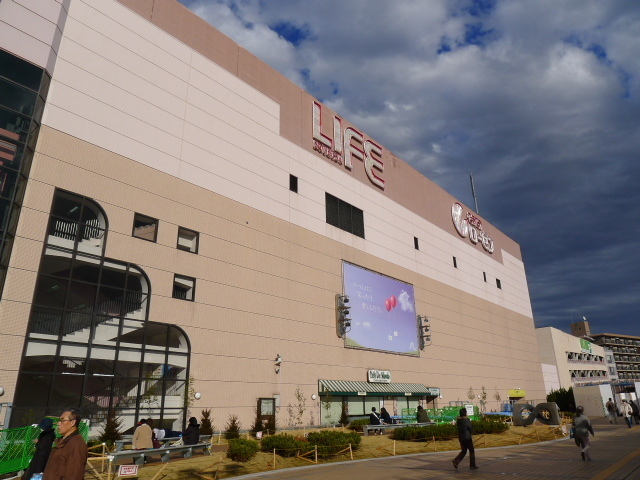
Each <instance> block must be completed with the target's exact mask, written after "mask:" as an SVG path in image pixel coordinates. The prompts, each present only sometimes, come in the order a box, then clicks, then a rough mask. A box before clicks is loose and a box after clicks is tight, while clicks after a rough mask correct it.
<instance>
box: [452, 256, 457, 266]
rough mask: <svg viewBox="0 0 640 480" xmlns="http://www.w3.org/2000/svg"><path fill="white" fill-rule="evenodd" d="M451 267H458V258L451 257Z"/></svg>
mask: <svg viewBox="0 0 640 480" xmlns="http://www.w3.org/2000/svg"><path fill="white" fill-rule="evenodd" d="M453 267H454V268H458V259H457V258H456V257H453Z"/></svg>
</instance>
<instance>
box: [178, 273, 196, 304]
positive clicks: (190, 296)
mask: <svg viewBox="0 0 640 480" xmlns="http://www.w3.org/2000/svg"><path fill="white" fill-rule="evenodd" d="M195 294H196V279H195V278H192V277H185V276H183V275H174V276H173V298H179V299H181V300H189V301H191V302H193V300H194V298H195Z"/></svg>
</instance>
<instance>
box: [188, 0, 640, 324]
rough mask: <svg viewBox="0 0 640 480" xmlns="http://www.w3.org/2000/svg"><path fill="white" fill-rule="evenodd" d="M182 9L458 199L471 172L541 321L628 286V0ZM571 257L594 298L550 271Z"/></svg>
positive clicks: (292, 0)
mask: <svg viewBox="0 0 640 480" xmlns="http://www.w3.org/2000/svg"><path fill="white" fill-rule="evenodd" d="M183 1H184V2H185V3H186V4H188V5H189V6H190V7H191V8H192V9H194V11H196V12H197V13H198V14H199V15H201V16H202V17H203V18H205V19H206V20H208V21H209V22H210V23H212V24H213V25H214V26H216V27H218V28H220V29H221V30H222V31H223V32H225V33H226V34H227V35H229V36H231V37H232V38H233V39H234V40H235V41H237V42H239V43H240V44H241V45H243V46H244V47H245V48H247V49H248V50H249V51H251V52H252V53H254V54H255V55H257V56H258V57H260V58H262V59H263V60H264V61H266V62H267V63H269V64H271V65H272V66H274V67H275V68H277V69H278V70H280V71H281V72H282V73H283V74H285V75H287V76H288V77H289V78H290V79H291V80H293V81H294V82H296V83H298V84H299V85H301V86H302V87H303V88H305V89H306V90H308V91H309V92H310V93H311V94H313V95H315V96H317V97H318V98H320V99H322V100H323V101H324V102H326V104H327V105H328V106H329V107H331V108H332V109H334V110H335V111H337V112H338V113H340V114H341V115H343V116H344V117H345V118H347V119H349V120H350V121H352V122H353V123H354V124H356V125H357V126H358V127H360V128H361V129H362V130H364V131H365V132H366V133H367V134H368V135H370V136H372V137H373V138H375V139H377V140H378V141H380V142H381V143H382V144H383V145H384V146H385V148H387V149H390V150H392V151H393V152H394V153H395V154H397V155H398V156H399V157H400V158H403V159H404V160H406V161H408V162H409V163H411V164H412V165H413V166H414V167H416V168H417V169H418V170H420V171H421V172H422V173H423V174H425V175H426V176H427V177H429V178H430V179H431V180H433V181H435V182H437V183H438V184H440V185H441V186H442V187H443V188H445V189H446V190H448V191H449V192H450V193H452V194H453V195H454V196H456V197H458V198H459V199H460V200H461V201H463V202H465V203H467V204H468V205H472V204H473V200H472V198H471V194H470V189H469V181H468V173H469V172H470V171H472V172H473V173H474V180H475V185H476V190H477V193H478V200H479V206H480V213H481V214H483V215H484V216H485V217H486V219H487V220H488V221H490V222H492V223H494V224H495V225H496V226H498V227H499V228H501V229H502V230H503V231H504V232H505V233H506V234H508V235H510V236H511V237H513V238H514V239H515V240H516V241H518V242H519V243H521V245H522V248H523V251H524V254H525V261H526V262H527V272H528V275H529V279H530V282H531V295H532V298H533V305H534V312H535V313H536V315H537V316H538V317H540V322H541V323H543V324H544V323H546V322H545V319H552V321H556V319H557V318H560V317H561V316H562V315H565V317H566V312H567V311H568V310H569V309H570V308H571V307H570V305H575V304H585V305H586V304H589V305H594V303H595V304H597V303H598V302H600V304H601V305H609V301H608V299H609V298H619V297H618V296H619V295H625V293H628V294H629V295H632V294H633V292H636V291H637V289H638V287H640V285H639V284H638V282H639V281H638V280H637V279H636V277H637V269H638V267H639V265H638V262H630V261H618V260H620V259H625V260H626V256H627V252H629V251H635V250H638V249H639V247H640V193H639V190H640V189H638V187H637V185H638V184H640V166H639V163H640V162H638V160H637V152H638V151H640V102H639V94H640V83H639V80H638V79H640V55H638V52H639V51H640V35H639V34H638V32H640V9H639V8H638V5H637V1H635V0H607V1H602V0H536V1H535V2H532V1H529V0H497V1H496V2H495V7H494V8H493V9H492V10H491V11H489V12H485V13H486V14H485V15H484V16H482V17H477V16H472V15H471V14H470V10H469V9H470V7H471V6H472V4H473V2H472V1H471V0H452V1H449V0H430V1H429V2H428V7H427V6H425V5H426V4H425V2H416V1H412V0H396V1H393V2H381V1H374V0H349V1H348V2H345V1H344V0H323V1H322V2H309V1H307V0H269V1H262V2H260V1H258V0H237V1H232V0H219V1H206V0H183ZM274 25H291V26H293V27H295V28H298V29H299V31H300V32H305V35H306V37H305V38H304V39H303V40H302V41H300V42H296V45H294V44H292V43H289V42H288V41H287V40H286V39H285V38H282V37H280V36H279V35H278V34H277V33H275V32H274V31H273V29H272V28H271V27H273V26H274ZM470 26H473V28H471V27H470ZM474 29H475V30H474ZM469 32H475V34H474V35H471V36H468V33H469ZM483 32H484V33H485V34H483ZM444 45H446V48H444V50H446V49H447V48H448V49H450V51H448V52H445V53H442V54H439V53H438V51H439V50H440V51H442V50H443V46H444ZM302 72H308V73H305V74H303V73H302ZM621 212H624V216H625V219H626V221H625V222H619V223H614V222H613V220H612V219H614V218H619V216H620V215H621ZM578 232H579V234H578ZM623 232H624V233H623ZM622 238H624V239H625V242H630V243H626V244H625V246H624V248H623V247H621V246H620V247H619V248H617V247H616V246H617V245H618V242H619V241H620V240H619V239H622ZM629 239H631V240H629ZM612 245H613V252H614V253H612V251H611V250H610V249H611V247H612ZM604 251H606V252H607V255H603V252H604ZM615 252H617V256H616V253H615ZM612 258H613V259H615V260H612ZM605 259H607V260H605ZM611 261H614V262H615V263H616V265H619V269H618V270H616V271H613V270H612V269H610V268H608V264H607V262H611ZM581 262H584V263H585V264H587V265H589V266H590V268H589V269H588V270H587V271H586V272H585V275H584V277H583V279H582V280H578V281H582V282H583V283H584V284H585V285H591V278H590V276H591V275H596V272H597V276H598V281H599V282H600V287H599V288H595V289H594V291H590V292H585V291H577V290H576V289H575V285H576V279H575V278H573V277H572V273H571V272H570V271H569V270H567V269H563V268H562V265H563V264H564V265H575V264H576V263H581ZM558 265H559V266H558ZM567 268H568V267H567ZM618 278H624V279H625V280H626V283H623V284H622V285H621V284H620V282H619V281H618ZM545 285H557V286H560V285H563V286H564V287H563V288H569V287H570V286H573V287H574V288H573V290H572V291H573V292H574V293H573V294H572V295H567V296H563V297H562V298H560V297H557V296H556V295H555V294H554V292H553V291H550V290H549V289H548V288H546V287H545ZM613 285H615V286H616V287H615V291H614V290H613ZM629 298H631V297H629ZM620 304H621V305H623V306H620V307H618V308H617V309H616V307H615V305H613V306H612V307H611V311H610V312H609V313H608V314H609V315H611V317H612V318H619V319H621V320H622V319H626V320H627V323H626V324H624V325H623V326H621V328H625V327H627V326H628V325H631V324H634V323H633V322H632V320H633V319H635V312H633V311H632V310H631V309H630V308H629V307H628V302H620ZM592 308H595V307H592ZM581 314H585V315H587V316H588V317H589V318H590V319H593V318H594V315H593V314H590V313H589V312H586V311H585V312H582V313H581ZM602 314H603V315H604V314H605V313H604V312H603V313H602ZM565 320H569V318H568V317H567V318H565ZM636 323H637V322H636ZM563 326H564V324H563ZM635 328H637V329H639V330H637V331H636V334H640V326H637V327H635ZM610 330H611V331H615V330H614V329H610ZM621 333H624V332H621Z"/></svg>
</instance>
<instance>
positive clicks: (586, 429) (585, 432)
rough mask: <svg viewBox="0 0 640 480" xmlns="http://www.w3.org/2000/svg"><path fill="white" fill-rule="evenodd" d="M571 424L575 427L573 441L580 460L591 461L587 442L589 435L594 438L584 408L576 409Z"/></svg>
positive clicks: (589, 445)
mask: <svg viewBox="0 0 640 480" xmlns="http://www.w3.org/2000/svg"><path fill="white" fill-rule="evenodd" d="M571 424H572V425H573V426H574V427H575V433H574V436H575V440H576V445H578V446H579V447H580V448H581V450H580V456H581V457H582V460H591V455H590V454H589V450H590V449H591V442H590V441H589V433H591V435H593V436H594V437H595V436H596V434H595V433H593V427H592V426H591V422H590V421H589V417H587V416H586V415H585V414H584V407H582V406H579V407H578V408H576V414H575V416H574V417H573V422H571Z"/></svg>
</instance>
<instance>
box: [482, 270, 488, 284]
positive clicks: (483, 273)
mask: <svg viewBox="0 0 640 480" xmlns="http://www.w3.org/2000/svg"><path fill="white" fill-rule="evenodd" d="M482 276H483V277H484V281H485V282H486V281H487V272H482Z"/></svg>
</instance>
